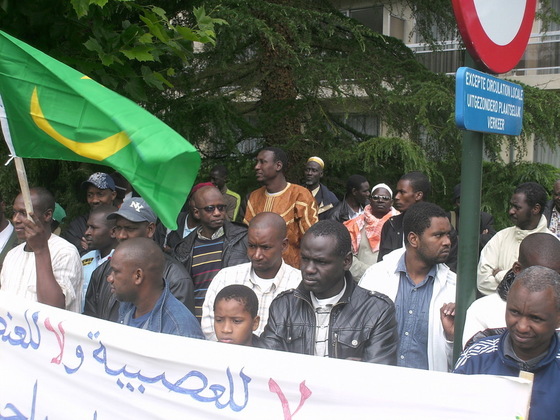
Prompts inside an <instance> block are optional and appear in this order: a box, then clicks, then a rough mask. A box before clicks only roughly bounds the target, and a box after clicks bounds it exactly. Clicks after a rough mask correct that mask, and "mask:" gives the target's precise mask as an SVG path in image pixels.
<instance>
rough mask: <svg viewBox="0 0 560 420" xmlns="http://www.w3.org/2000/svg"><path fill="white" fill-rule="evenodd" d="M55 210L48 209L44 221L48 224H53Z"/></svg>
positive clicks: (44, 214)
mask: <svg viewBox="0 0 560 420" xmlns="http://www.w3.org/2000/svg"><path fill="white" fill-rule="evenodd" d="M52 216H53V209H47V210H45V212H44V213H43V221H44V222H45V223H47V224H49V223H51V222H52Z"/></svg>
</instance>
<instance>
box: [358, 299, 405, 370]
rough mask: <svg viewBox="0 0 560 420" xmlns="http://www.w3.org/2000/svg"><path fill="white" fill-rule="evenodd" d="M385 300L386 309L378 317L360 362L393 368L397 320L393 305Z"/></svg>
mask: <svg viewBox="0 0 560 420" xmlns="http://www.w3.org/2000/svg"><path fill="white" fill-rule="evenodd" d="M386 299H387V300H385V299H383V302H384V303H385V305H386V309H385V310H384V311H383V312H382V313H381V315H380V316H379V319H378V320H377V323H376V324H375V328H374V330H373V331H372V335H371V336H370V337H369V339H368V340H367V343H366V344H365V348H364V354H363V358H362V360H363V361H364V362H370V363H380V364H384V365H393V366H395V365H396V364H397V350H398V344H399V336H398V330H397V318H396V314H395V305H394V304H393V303H392V302H391V301H390V300H389V299H388V298H386Z"/></svg>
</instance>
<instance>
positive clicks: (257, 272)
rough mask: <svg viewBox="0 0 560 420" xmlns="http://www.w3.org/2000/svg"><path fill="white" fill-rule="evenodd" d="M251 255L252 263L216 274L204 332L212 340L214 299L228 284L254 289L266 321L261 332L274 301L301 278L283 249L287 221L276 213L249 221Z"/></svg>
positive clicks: (204, 312) (205, 306)
mask: <svg viewBox="0 0 560 420" xmlns="http://www.w3.org/2000/svg"><path fill="white" fill-rule="evenodd" d="M247 239H248V240H247V242H248V243H247V256H248V257H249V260H250V261H251V262H249V263H245V264H240V265H236V266H232V267H226V268H223V269H222V270H220V272H219V273H218V274H217V275H216V277H214V279H213V280H212V283H210V286H209V287H208V291H207V292H206V298H205V300H204V304H203V306H202V320H201V324H202V331H203V332H204V334H205V335H206V337H207V338H208V339H209V340H216V334H215V333H214V300H215V298H216V295H217V294H218V292H219V291H220V290H222V289H223V288H224V287H226V286H229V285H231V284H243V285H245V286H248V287H250V288H251V289H253V291H254V292H255V294H256V295H257V297H258V299H259V310H258V316H260V317H261V319H262V320H263V322H261V324H260V325H259V328H258V329H257V330H256V331H255V332H254V333H255V334H256V335H260V334H261V333H262V331H263V330H264V327H265V324H266V320H267V319H268V309H269V306H270V303H271V302H272V300H273V299H274V298H275V297H276V296H278V295H279V294H280V293H282V292H283V291H284V290H288V289H293V288H296V287H297V286H298V285H299V283H300V281H301V273H300V271H299V270H298V269H296V268H293V267H292V266H290V265H288V264H286V263H285V262H284V260H283V259H282V252H283V251H284V250H285V249H286V247H287V246H288V239H287V238H286V223H285V222H284V220H283V219H282V217H281V216H279V215H278V214H276V213H269V212H264V213H259V214H257V215H256V216H255V217H254V218H253V219H252V220H251V222H250V223H249V230H248V234H247Z"/></svg>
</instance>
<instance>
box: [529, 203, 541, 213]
mask: <svg viewBox="0 0 560 420" xmlns="http://www.w3.org/2000/svg"><path fill="white" fill-rule="evenodd" d="M540 213H541V205H540V204H538V203H537V204H535V205H534V207H533V208H532V209H531V214H534V215H537V214H540Z"/></svg>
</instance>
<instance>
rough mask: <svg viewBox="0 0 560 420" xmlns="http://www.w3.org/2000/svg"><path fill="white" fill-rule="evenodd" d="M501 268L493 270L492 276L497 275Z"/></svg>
mask: <svg viewBox="0 0 560 420" xmlns="http://www.w3.org/2000/svg"><path fill="white" fill-rule="evenodd" d="M500 271H501V270H500V269H499V268H495V269H494V270H492V276H494V277H496V274H498V273H499V272H500Z"/></svg>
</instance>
